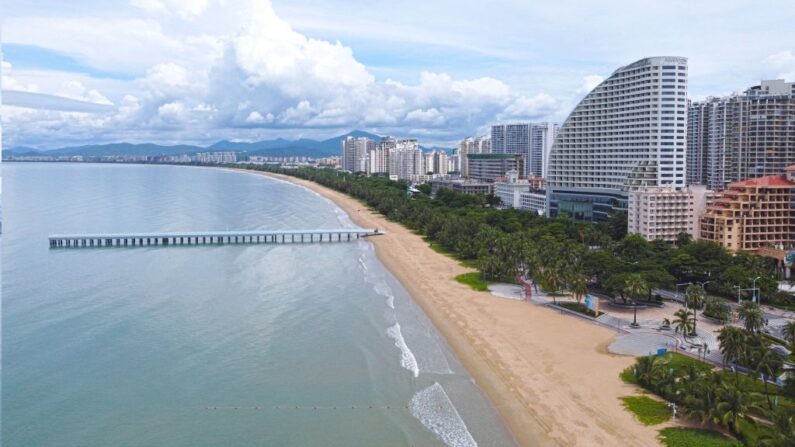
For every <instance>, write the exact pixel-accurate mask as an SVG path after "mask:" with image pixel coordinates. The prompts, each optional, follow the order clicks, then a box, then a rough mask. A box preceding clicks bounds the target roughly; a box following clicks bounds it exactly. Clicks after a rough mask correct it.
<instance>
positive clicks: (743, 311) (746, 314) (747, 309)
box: [737, 301, 766, 333]
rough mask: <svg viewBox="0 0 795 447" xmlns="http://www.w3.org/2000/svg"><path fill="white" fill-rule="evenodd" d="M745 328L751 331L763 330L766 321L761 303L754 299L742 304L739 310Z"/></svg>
mask: <svg viewBox="0 0 795 447" xmlns="http://www.w3.org/2000/svg"><path fill="white" fill-rule="evenodd" d="M737 314H738V316H739V317H740V319H741V320H743V326H745V330H747V331H748V332H751V333H756V332H759V331H760V330H762V327H763V326H764V325H765V324H766V323H765V314H764V313H763V312H762V308H761V307H760V306H759V304H757V303H754V302H752V301H745V302H743V303H742V304H741V305H740V310H739V311H738V312H737Z"/></svg>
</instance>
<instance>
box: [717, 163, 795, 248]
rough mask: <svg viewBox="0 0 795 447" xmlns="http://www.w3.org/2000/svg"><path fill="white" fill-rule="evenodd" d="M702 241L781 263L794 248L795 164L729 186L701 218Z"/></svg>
mask: <svg viewBox="0 0 795 447" xmlns="http://www.w3.org/2000/svg"><path fill="white" fill-rule="evenodd" d="M701 238H702V239H705V240H711V241H715V242H718V243H720V244H721V245H723V246H724V247H726V248H728V249H730V250H732V251H748V252H753V253H757V254H761V255H765V256H773V257H775V258H777V259H779V260H781V261H783V260H784V258H785V257H786V251H787V250H789V249H791V248H793V247H795V165H794V166H789V167H788V168H786V173H785V174H784V175H769V176H765V177H758V178H751V179H748V180H743V181H740V182H733V183H730V184H729V185H728V189H726V190H725V191H722V192H721V193H720V198H718V199H717V200H715V202H714V203H713V204H712V205H711V206H709V207H708V208H707V211H706V213H705V214H704V215H703V216H702V217H701ZM773 252H775V253H773Z"/></svg>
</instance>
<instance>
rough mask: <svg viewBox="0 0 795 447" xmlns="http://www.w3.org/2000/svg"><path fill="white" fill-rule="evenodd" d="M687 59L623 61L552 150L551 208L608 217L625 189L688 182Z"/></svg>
mask: <svg viewBox="0 0 795 447" xmlns="http://www.w3.org/2000/svg"><path fill="white" fill-rule="evenodd" d="M686 130H687V59H686V58H683V57H652V58H646V59H641V60H639V61H637V62H634V63H632V64H629V65H627V66H625V67H621V68H619V69H617V70H616V71H614V72H613V74H611V75H610V77H608V78H607V79H606V80H605V81H603V82H602V83H601V84H599V85H598V86H597V87H596V88H594V89H593V90H592V91H591V92H590V93H588V94H587V95H586V96H585V98H583V99H582V101H580V103H579V104H578V105H577V107H576V108H575V109H574V111H572V112H571V114H570V115H569V117H568V118H567V119H566V121H565V122H564V123H563V125H562V126H561V128H560V130H559V132H558V135H557V138H555V142H554V144H553V146H552V150H551V152H550V157H549V166H548V173H547V175H548V179H547V194H548V195H549V207H548V213H549V214H550V215H553V216H554V215H556V214H557V213H559V212H566V213H568V214H570V215H572V216H573V217H574V218H576V219H582V220H598V219H604V218H607V217H608V215H609V213H610V212H611V211H613V210H626V208H627V191H628V190H629V189H634V188H642V187H645V186H662V187H669V188H672V189H674V190H679V189H681V188H683V187H684V186H685V165H686V161H685V148H686V139H685V136H686Z"/></svg>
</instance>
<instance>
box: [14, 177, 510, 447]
mask: <svg viewBox="0 0 795 447" xmlns="http://www.w3.org/2000/svg"><path fill="white" fill-rule="evenodd" d="M2 177H3V183H4V185H3V218H4V222H3V230H4V234H3V236H2V260H3V262H2V288H3V290H2V292H3V295H2V298H3V309H2V310H3V314H2V335H3V344H2V350H3V352H2V359H3V368H2V372H3V393H2V403H3V409H2V417H3V425H2V438H3V439H2V441H3V443H4V444H3V445H7V446H26V447H27V446H238V445H240V446H244V445H245V446H253V445H268V446H313V445H340V446H379V445H385V446H391V445H417V446H444V445H450V446H471V445H481V446H498V445H512V444H513V441H512V440H511V437H510V435H509V434H508V433H507V432H506V430H505V428H504V426H503V424H502V423H501V421H500V420H499V418H498V417H497V416H496V413H495V412H494V410H493V409H492V408H491V406H490V405H489V403H488V402H487V401H486V400H485V398H484V396H483V394H482V393H481V391H480V390H479V389H478V388H477V387H476V386H475V385H474V384H473V382H472V380H471V378H470V377H469V376H468V375H467V374H466V372H465V371H463V369H462V368H461V366H460V364H458V362H457V361H456V360H455V358H454V357H453V356H452V355H451V353H450V352H449V350H448V348H447V347H446V345H445V343H444V341H443V340H441V339H440V338H439V336H438V334H437V333H436V332H435V330H434V329H433V328H432V326H431V325H430V324H429V322H428V320H427V318H425V316H424V315H423V314H422V313H421V312H420V310H419V309H418V308H417V306H416V305H415V304H414V303H413V302H412V301H411V299H410V297H409V296H408V295H407V294H406V292H405V290H403V289H402V287H401V286H400V284H399V283H398V282H397V281H396V280H395V278H394V277H392V276H391V274H389V272H388V271H386V270H385V269H384V268H383V267H382V266H381V264H380V263H379V262H378V260H377V259H376V258H375V255H374V252H373V249H372V246H371V245H370V244H369V243H368V242H353V243H337V244H322V245H321V244H306V245H257V246H212V247H210V246H207V247H195V246H194V247H153V248H145V247H144V248H141V247H138V248H116V249H113V248H110V249H107V248H106V249H83V250H57V249H56V250H51V249H49V248H48V245H47V235H48V234H52V233H89V232H109V233H113V232H115V233H119V232H126V231H130V232H145V231H182V230H225V229H230V230H231V229H235V230H237V229H246V230H253V229H263V230H265V229H268V230H270V229H308V228H324V227H325V228H333V227H348V226H353V225H352V223H351V222H350V221H349V220H348V218H347V216H346V215H345V214H344V213H342V212H341V211H340V210H339V209H338V208H336V207H335V206H334V205H333V204H332V203H330V202H329V201H327V200H326V199H324V198H322V197H320V196H318V195H316V194H314V193H312V192H310V191H308V190H306V189H303V188H301V187H298V186H295V185H291V184H287V183H284V182H280V181H276V180H271V179H266V178H263V177H260V176H255V175H252V174H245V173H233V172H227V171H221V170H214V169H204V168H189V167H175V166H135V165H92V164H44V163H38V164H37V163H31V164H23V163H4V164H3V166H2Z"/></svg>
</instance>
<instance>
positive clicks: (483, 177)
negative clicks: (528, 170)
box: [467, 153, 524, 182]
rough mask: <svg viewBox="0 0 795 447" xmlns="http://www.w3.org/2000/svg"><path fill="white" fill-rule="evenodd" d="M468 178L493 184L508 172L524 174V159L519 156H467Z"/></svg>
mask: <svg viewBox="0 0 795 447" xmlns="http://www.w3.org/2000/svg"><path fill="white" fill-rule="evenodd" d="M467 165H468V167H467V173H468V175H467V177H468V178H471V179H474V180H480V181H486V182H493V181H496V180H497V179H498V178H500V177H505V176H506V175H507V173H508V172H510V171H516V172H524V157H522V156H521V155H519V154H494V153H492V154H467Z"/></svg>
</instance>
